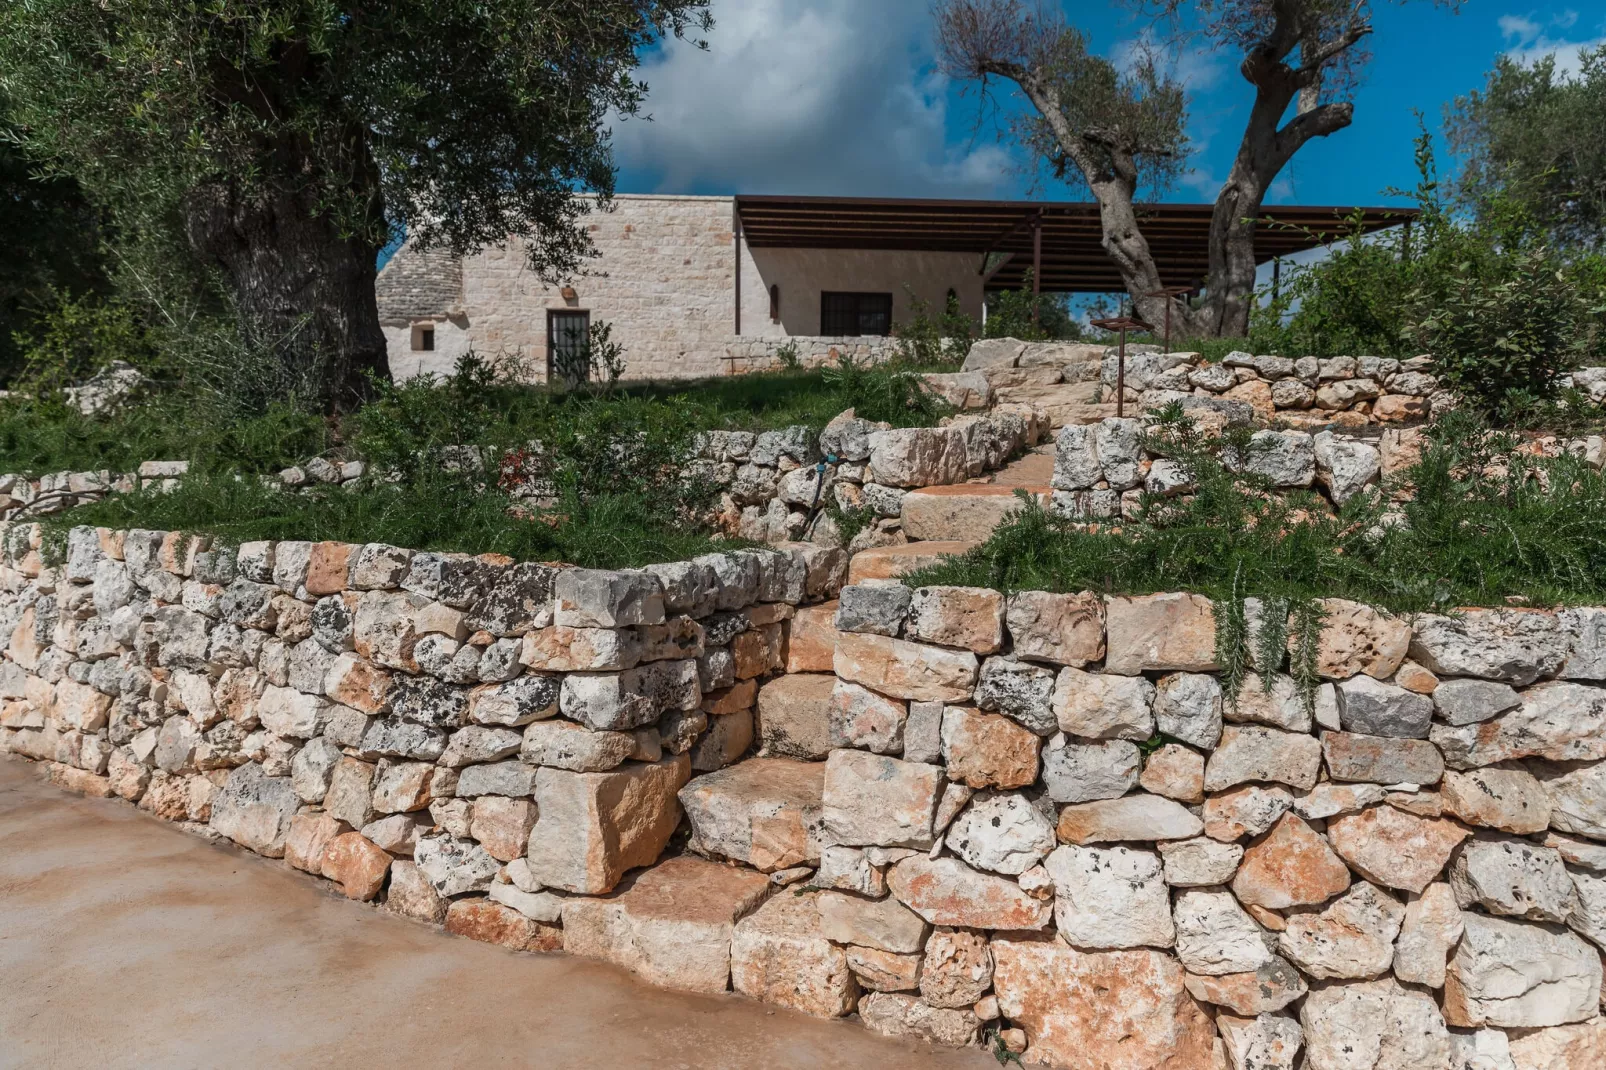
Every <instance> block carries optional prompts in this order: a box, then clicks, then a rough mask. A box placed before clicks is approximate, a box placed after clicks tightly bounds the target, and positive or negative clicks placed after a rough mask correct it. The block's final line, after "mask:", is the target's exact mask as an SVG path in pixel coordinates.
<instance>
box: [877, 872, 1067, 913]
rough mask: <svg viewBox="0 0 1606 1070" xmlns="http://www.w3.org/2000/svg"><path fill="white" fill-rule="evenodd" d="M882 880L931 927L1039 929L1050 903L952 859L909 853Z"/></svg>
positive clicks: (1006, 881)
mask: <svg viewBox="0 0 1606 1070" xmlns="http://www.w3.org/2000/svg"><path fill="white" fill-rule="evenodd" d="M887 884H888V886H889V887H890V888H891V889H892V894H893V895H894V896H896V897H897V899H898V901H899V902H900V903H902V904H904V905H905V906H907V907H908V908H909V909H910V910H913V911H914V912H915V913H916V914H919V915H920V916H921V917H922V918H925V919H926V920H927V921H929V922H931V923H932V924H933V925H953V926H962V927H964V928H970V929H1041V928H1043V927H1044V926H1045V925H1047V924H1048V922H1049V919H1050V916H1051V910H1052V904H1050V903H1045V902H1042V901H1040V900H1037V899H1034V898H1032V897H1031V896H1029V895H1027V894H1026V893H1025V892H1024V891H1022V890H1021V887H1020V885H1018V884H1016V883H1015V882H1014V881H1012V880H1009V879H1007V878H1005V877H998V876H994V875H993V874H990V873H982V872H979V871H977V870H974V869H971V868H970V867H969V866H967V865H965V864H964V863H963V862H961V861H960V860H959V859H957V858H936V859H932V858H927V857H926V856H925V855H913V856H911V857H909V858H905V859H903V860H902V861H900V862H898V863H897V864H896V865H894V866H893V867H892V871H891V872H890V873H889V874H888V876H887Z"/></svg>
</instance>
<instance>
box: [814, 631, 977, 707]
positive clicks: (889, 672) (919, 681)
mask: <svg viewBox="0 0 1606 1070" xmlns="http://www.w3.org/2000/svg"><path fill="white" fill-rule="evenodd" d="M979 667H980V666H979V663H978V662H977V660H976V655H975V654H972V653H971V652H970V651H968V650H966V651H960V650H946V649H943V648H941V647H935V646H927V645H925V644H923V643H911V642H909V641H908V640H904V639H893V638H890V637H888V636H884V635H860V634H854V633H849V632H844V633H843V634H842V636H841V637H840V638H839V639H838V640H837V646H836V660H835V668H836V674H837V675H838V676H839V677H841V678H842V679H844V680H851V681H852V682H854V683H856V684H862V685H863V686H865V687H868V688H869V689H870V690H872V691H876V692H879V693H880V694H883V695H890V696H892V697H893V698H902V699H912V700H914V701H917V702H968V701H970V696H971V690H972V688H974V687H975V685H976V673H977V670H978V668H979Z"/></svg>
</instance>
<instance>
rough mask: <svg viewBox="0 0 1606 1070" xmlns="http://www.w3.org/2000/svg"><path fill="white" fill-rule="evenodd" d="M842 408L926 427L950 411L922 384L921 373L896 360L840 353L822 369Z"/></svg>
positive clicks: (868, 417)
mask: <svg viewBox="0 0 1606 1070" xmlns="http://www.w3.org/2000/svg"><path fill="white" fill-rule="evenodd" d="M824 379H825V383H826V385H828V386H831V387H833V388H835V390H836V391H837V395H838V399H839V400H840V401H841V402H843V408H844V409H847V408H851V409H853V411H854V414H855V415H856V416H858V417H859V419H861V420H885V421H887V422H889V423H891V424H893V425H894V426H896V427H930V426H932V425H934V424H935V423H936V422H937V421H938V420H940V419H941V418H942V417H944V416H946V415H948V413H949V412H950V411H951V408H950V406H949V405H948V404H947V403H946V402H944V401H943V400H942V399H941V398H940V397H938V396H937V395H936V394H935V393H934V392H933V391H932V390H931V388H930V387H929V386H927V385H926V382H925V378H924V376H923V375H922V374H921V373H920V372H919V371H917V370H916V369H914V368H912V367H910V366H908V365H907V364H904V363H903V362H902V361H898V360H887V361H881V362H879V363H876V362H873V361H868V360H863V361H861V360H854V359H853V358H851V357H849V356H847V355H846V354H843V355H842V357H841V358H840V359H839V360H838V361H837V365H836V367H834V368H827V369H825V372H824Z"/></svg>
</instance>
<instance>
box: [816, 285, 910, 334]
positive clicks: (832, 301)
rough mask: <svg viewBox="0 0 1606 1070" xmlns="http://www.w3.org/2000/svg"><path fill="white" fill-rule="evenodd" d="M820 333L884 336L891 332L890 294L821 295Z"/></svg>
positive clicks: (829, 293) (826, 293) (828, 293)
mask: <svg viewBox="0 0 1606 1070" xmlns="http://www.w3.org/2000/svg"><path fill="white" fill-rule="evenodd" d="M820 333H821V334H822V335H828V336H834V335H848V336H851V335H863V334H876V335H887V334H891V333H892V295H891V294H872V293H831V292H829V291H827V292H825V293H822V294H820Z"/></svg>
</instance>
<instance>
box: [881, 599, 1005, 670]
mask: <svg viewBox="0 0 1606 1070" xmlns="http://www.w3.org/2000/svg"><path fill="white" fill-rule="evenodd" d="M905 634H906V635H908V636H909V638H910V639H914V640H918V641H920V642H926V643H936V644H937V645H938V646H945V647H959V648H961V649H964V650H969V651H971V652H972V653H976V654H991V653H993V652H994V651H996V650H998V649H999V648H1000V647H1002V646H1003V645H1004V596H1003V595H1002V594H1000V593H998V592H997V591H994V590H992V589H990V588H987V587H921V588H920V589H918V590H916V591H915V593H914V597H913V598H912V599H910V602H909V619H908V623H907V625H906V626H905Z"/></svg>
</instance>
